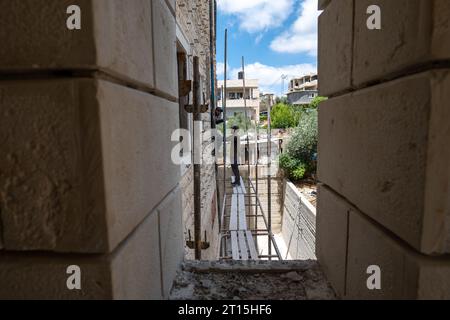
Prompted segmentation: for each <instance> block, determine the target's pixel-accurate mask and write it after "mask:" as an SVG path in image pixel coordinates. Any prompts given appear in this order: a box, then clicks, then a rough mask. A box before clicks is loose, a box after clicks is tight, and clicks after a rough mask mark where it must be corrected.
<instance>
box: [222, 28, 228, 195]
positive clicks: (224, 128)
mask: <svg viewBox="0 0 450 320" xmlns="http://www.w3.org/2000/svg"><path fill="white" fill-rule="evenodd" d="M227 55H228V29H225V59H224V60H225V62H224V67H223V68H224V72H223V74H224V81H223V93H222V109H223V193H226V190H227V185H226V181H227V99H226V95H227V63H228V61H227V59H228V57H227Z"/></svg>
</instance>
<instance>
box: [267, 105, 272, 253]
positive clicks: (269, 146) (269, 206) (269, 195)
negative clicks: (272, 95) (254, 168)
mask: <svg viewBox="0 0 450 320" xmlns="http://www.w3.org/2000/svg"><path fill="white" fill-rule="evenodd" d="M271 104H272V103H271V101H269V104H268V106H269V110H268V117H267V119H268V125H267V128H268V131H269V132H268V135H267V149H268V150H267V153H268V157H269V159H268V172H267V173H268V175H267V211H268V229H269V234H272V179H271V172H270V170H271V166H272V117H271V114H270V113H271V112H272V105H271ZM268 252H269V256H270V255H272V245H271V241H270V239H269V251H268Z"/></svg>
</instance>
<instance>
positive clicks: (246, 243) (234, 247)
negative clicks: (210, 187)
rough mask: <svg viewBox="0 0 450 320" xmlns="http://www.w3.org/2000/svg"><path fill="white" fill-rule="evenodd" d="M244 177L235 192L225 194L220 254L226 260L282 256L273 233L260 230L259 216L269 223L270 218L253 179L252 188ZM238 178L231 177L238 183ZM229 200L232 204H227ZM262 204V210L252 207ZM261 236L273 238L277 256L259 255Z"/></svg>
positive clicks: (233, 188) (276, 257)
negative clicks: (258, 224) (267, 217)
mask: <svg viewBox="0 0 450 320" xmlns="http://www.w3.org/2000/svg"><path fill="white" fill-rule="evenodd" d="M240 179H241V183H240V185H238V186H233V187H232V188H231V190H232V193H231V194H230V195H227V194H226V195H225V196H224V202H223V210H222V219H221V220H222V242H221V248H220V250H221V252H220V256H221V258H222V259H230V260H260V259H264V258H267V259H272V258H275V259H279V260H281V255H280V254H279V251H278V248H277V246H276V243H275V241H274V239H273V235H272V234H271V233H270V232H268V230H267V228H266V230H258V228H257V221H258V220H257V219H258V217H259V218H260V219H262V220H264V222H265V225H266V226H267V221H266V217H265V215H264V212H263V209H262V206H261V203H260V201H259V198H258V197H257V195H256V193H254V192H253V191H255V189H254V186H253V183H252V182H251V181H249V183H248V191H247V187H246V185H245V183H244V180H243V179H242V177H241V178H240ZM234 181H235V177H231V181H230V182H232V183H234ZM227 202H228V205H227ZM256 207H258V208H259V209H260V210H259V212H260V214H258V213H257V212H258V210H257V209H255V210H253V212H252V210H251V208H256ZM258 236H260V237H261V236H265V237H267V236H268V237H269V243H271V245H272V246H274V247H275V250H276V252H277V254H276V255H273V256H267V255H266V256H262V255H260V254H258V244H257V238H258Z"/></svg>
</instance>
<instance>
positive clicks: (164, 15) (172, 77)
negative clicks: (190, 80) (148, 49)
mask: <svg viewBox="0 0 450 320" xmlns="http://www.w3.org/2000/svg"><path fill="white" fill-rule="evenodd" d="M152 7H153V48H154V60H155V83H156V89H157V90H159V91H161V92H162V93H164V94H166V95H169V96H171V97H178V76H177V53H176V22H175V18H174V17H173V15H172V13H171V12H170V10H169V8H168V7H167V4H166V2H165V1H164V0H153V1H152Z"/></svg>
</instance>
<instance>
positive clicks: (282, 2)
mask: <svg viewBox="0 0 450 320" xmlns="http://www.w3.org/2000/svg"><path fill="white" fill-rule="evenodd" d="M293 4H294V0H218V7H219V10H221V11H222V13H224V14H228V15H234V16H236V17H237V18H238V20H239V25H240V28H241V29H243V30H245V31H247V32H250V33H256V32H260V31H265V30H267V29H269V28H274V27H279V26H281V25H282V24H283V22H284V21H285V20H286V19H287V18H288V17H289V14H290V13H291V9H292V7H293Z"/></svg>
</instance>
